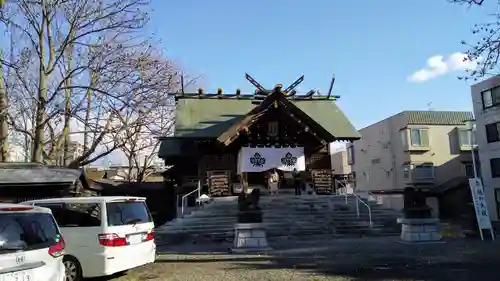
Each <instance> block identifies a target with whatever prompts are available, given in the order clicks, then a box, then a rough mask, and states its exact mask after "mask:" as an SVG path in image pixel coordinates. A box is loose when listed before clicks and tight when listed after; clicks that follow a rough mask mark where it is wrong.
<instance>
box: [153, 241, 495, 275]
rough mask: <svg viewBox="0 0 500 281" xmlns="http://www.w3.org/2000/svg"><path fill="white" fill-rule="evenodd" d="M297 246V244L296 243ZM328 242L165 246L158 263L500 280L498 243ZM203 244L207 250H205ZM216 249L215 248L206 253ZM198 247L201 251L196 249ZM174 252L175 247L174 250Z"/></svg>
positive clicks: (319, 272) (261, 269) (335, 273)
mask: <svg viewBox="0 0 500 281" xmlns="http://www.w3.org/2000/svg"><path fill="white" fill-rule="evenodd" d="M292 244H293V243H292ZM323 244H327V245H319V246H318V245H317V246H311V245H309V246H307V247H303V248H300V247H298V246H299V245H297V247H296V248H289V249H286V248H283V249H280V250H277V251H271V252H268V253H261V254H251V255H250V254H246V255H245V254H230V253H228V252H227V251H225V249H224V248H225V247H226V246H227V245H226V244H220V245H218V246H217V247H218V249H219V250H218V251H214V249H216V246H214V245H195V246H193V245H190V246H188V247H186V250H190V251H184V252H182V251H180V248H179V247H178V248H177V249H172V252H175V254H174V253H172V252H170V251H169V250H168V249H164V251H165V255H162V256H160V258H159V259H158V261H157V263H177V264H179V263H192V264H196V263H197V264H206V263H221V262H223V263H225V264H227V268H225V269H226V270H228V271H238V270H241V271H249V270H257V271H269V270H277V269H288V270H296V271H297V272H301V273H305V274H307V275H310V274H312V275H322V276H331V277H337V278H341V277H343V278H346V279H348V280H429V281H434V280H436V281H437V280H439V281H442V280H454V281H461V280H495V281H496V280H499V278H500V277H498V276H499V275H500V254H498V253H499V250H500V243H497V242H491V241H490V242H482V241H475V240H472V241H471V240H460V239H453V240H448V241H446V243H440V244H421V245H408V244H401V243H399V242H397V239H394V238H387V237H385V238H374V239H338V240H334V241H327V242H323ZM204 247H205V248H204ZM210 247H212V248H211V249H212V251H206V250H207V249H209V248H210ZM195 249H198V250H197V251H196V250H195ZM174 250H175V251H174Z"/></svg>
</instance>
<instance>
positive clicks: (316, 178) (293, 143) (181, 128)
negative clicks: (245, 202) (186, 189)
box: [159, 74, 360, 196]
mask: <svg viewBox="0 0 500 281" xmlns="http://www.w3.org/2000/svg"><path fill="white" fill-rule="evenodd" d="M246 78H247V80H249V81H250V82H251V83H252V84H253V85H254V86H255V87H256V88H257V90H256V92H255V94H252V95H242V94H241V93H240V91H239V90H237V92H236V93H235V94H223V93H222V90H221V89H219V90H218V92H217V93H216V94H205V93H204V92H203V90H201V89H200V90H198V93H192V94H188V93H176V94H175V95H174V97H175V102H176V111H175V133H174V135H173V136H171V137H164V138H162V140H161V146H160V151H159V156H160V157H161V158H162V159H164V160H165V163H166V165H169V166H172V168H171V169H170V170H169V171H168V173H167V175H166V177H170V178H171V179H172V180H173V181H174V182H175V183H176V184H177V185H178V186H193V187H194V188H197V187H201V189H202V190H203V193H207V194H208V195H209V196H227V195H234V194H235V193H237V192H238V190H240V191H241V190H246V189H248V187H255V186H266V182H267V179H266V177H267V171H269V170H271V169H277V170H278V171H279V173H280V174H281V175H282V178H289V176H288V177H287V174H288V175H289V174H290V173H291V172H292V171H293V170H294V169H296V170H297V171H299V172H300V174H301V176H302V177H303V179H304V180H306V181H307V182H308V183H310V185H311V186H312V187H313V188H314V189H315V191H316V193H317V194H330V193H332V192H333V186H334V185H333V183H332V178H333V172H332V167H331V161H330V153H329V151H328V150H329V146H330V145H329V144H330V143H332V142H336V141H355V140H358V139H359V138H360V135H359V134H358V132H357V131H356V129H355V128H354V126H353V125H352V124H351V122H350V121H349V119H348V118H347V117H346V116H345V115H344V113H343V112H342V111H341V110H340V108H339V107H338V106H337V104H336V102H335V101H336V99H337V98H338V96H332V95H331V88H332V86H333V81H334V80H332V83H331V85H330V91H329V93H328V95H317V94H316V92H315V91H310V92H308V93H307V94H304V95H297V93H296V91H295V90H294V88H295V87H296V86H297V85H298V84H300V83H301V82H302V80H303V79H304V77H303V76H302V77H300V78H299V79H298V80H297V81H295V82H294V83H293V84H292V85H290V86H289V87H287V88H286V89H283V87H282V85H279V84H278V85H276V87H275V88H274V89H272V90H266V89H264V88H263V87H262V86H261V85H260V84H259V83H258V82H256V81H255V80H254V79H253V78H252V77H251V76H249V75H248V74H247V75H246ZM288 187H289V186H288ZM282 188H287V185H286V184H282ZM292 188H293V187H292Z"/></svg>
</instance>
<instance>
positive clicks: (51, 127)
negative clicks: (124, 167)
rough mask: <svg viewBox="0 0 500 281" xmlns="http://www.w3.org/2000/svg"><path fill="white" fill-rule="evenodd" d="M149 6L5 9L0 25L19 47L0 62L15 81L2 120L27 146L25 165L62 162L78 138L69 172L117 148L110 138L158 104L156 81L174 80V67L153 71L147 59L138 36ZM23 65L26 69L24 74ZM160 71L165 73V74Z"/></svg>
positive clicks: (82, 2) (91, 2)
mask: <svg viewBox="0 0 500 281" xmlns="http://www.w3.org/2000/svg"><path fill="white" fill-rule="evenodd" d="M148 4H149V1H148V0H122V1H112V0H97V1H96V0H65V1H62V0H38V1H31V0H12V1H9V3H7V5H6V6H4V8H3V10H2V12H1V14H0V20H1V21H2V22H3V23H4V24H6V25H7V26H9V27H11V28H12V29H13V31H12V32H13V33H15V35H16V36H17V38H16V42H22V43H18V44H17V46H16V52H15V53H16V56H15V59H13V60H6V59H5V58H4V59H2V60H1V62H2V64H3V65H4V66H6V67H8V68H12V69H13V70H14V72H15V74H16V78H17V83H16V91H14V92H13V93H12V96H13V97H12V98H10V97H9V99H12V100H16V101H19V102H20V103H19V104H18V107H22V108H18V110H17V111H16V112H15V113H10V112H8V115H9V118H8V119H9V123H10V125H11V126H12V127H13V128H14V130H16V131H17V132H20V133H23V134H24V135H25V136H26V138H27V139H29V140H30V146H31V152H32V155H31V159H30V160H31V161H34V162H41V161H53V160H54V159H55V158H57V157H59V156H60V155H61V154H62V155H63V158H64V159H66V158H67V155H66V154H67V152H68V150H69V144H70V135H83V142H84V152H83V154H82V155H80V156H79V157H77V158H76V159H74V160H73V161H71V162H70V163H67V165H68V166H70V167H77V166H81V165H85V164H89V163H92V162H93V161H95V160H97V159H99V158H101V157H103V156H105V155H108V154H110V153H111V152H112V151H114V150H116V149H119V148H121V147H123V146H124V145H125V143H126V142H125V141H117V139H120V138H117V136H122V135H123V132H124V131H125V130H126V129H128V128H135V127H136V126H138V125H137V124H139V123H141V121H140V120H139V119H138V118H132V117H134V116H140V115H141V114H144V112H145V111H151V110H152V109H151V108H153V105H154V103H153V102H151V101H157V100H158V99H157V98H154V97H153V95H157V94H156V92H157V89H158V88H159V87H160V85H163V84H164V83H163V82H161V81H159V79H156V77H157V76H158V77H160V76H162V77H163V78H165V77H167V76H168V77H170V78H169V81H173V80H175V79H174V78H175V77H176V73H175V71H174V69H172V68H171V67H158V66H159V64H156V65H155V67H156V68H155V67H152V65H153V64H152V63H151V60H150V59H149V58H151V56H152V55H153V50H154V48H151V43H150V41H149V38H147V37H145V36H144V27H145V24H146V23H147V21H148V16H147V13H146V12H144V11H145V9H146V8H147V5H148ZM146 58H148V59H149V65H148V66H147V67H146V66H145V65H146V64H145V62H144V61H145V60H146ZM26 60H29V61H30V63H29V65H27V66H25V67H24V68H23V67H22V63H23V61H24V62H25V61H26ZM145 71H146V72H147V75H146V77H147V78H146V79H145V76H144V73H143V72H145ZM166 71H171V72H170V73H169V74H168V75H167V76H165V72H166ZM153 93H155V94H153ZM21 101H23V102H21ZM145 101H147V102H145ZM141 112H142V113H141ZM19 115H20V116H23V118H17V117H19ZM127 116H128V117H127ZM20 120H24V122H23V121H20ZM72 126H74V127H76V128H81V130H80V129H77V130H75V129H76V128H72ZM102 147H105V148H106V149H104V150H102V149H100V148H102Z"/></svg>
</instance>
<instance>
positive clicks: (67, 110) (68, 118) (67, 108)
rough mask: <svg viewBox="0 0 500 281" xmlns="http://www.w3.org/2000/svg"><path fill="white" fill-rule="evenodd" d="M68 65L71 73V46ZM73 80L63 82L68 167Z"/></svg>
mask: <svg viewBox="0 0 500 281" xmlns="http://www.w3.org/2000/svg"><path fill="white" fill-rule="evenodd" d="M69 38H70V41H72V40H73V38H74V36H73V34H70V36H69ZM67 55H68V64H67V67H68V68H67V70H66V71H67V72H68V73H69V72H71V70H72V66H73V44H70V45H69V46H68V53H67ZM72 82H73V78H72V77H71V76H70V77H68V78H67V79H66V80H65V84H66V89H65V96H64V100H65V105H64V129H63V137H64V150H63V163H64V164H63V165H64V166H67V165H69V161H68V160H69V143H70V135H69V131H70V129H71V128H70V121H71V90H70V87H71V86H72V84H73V83H72Z"/></svg>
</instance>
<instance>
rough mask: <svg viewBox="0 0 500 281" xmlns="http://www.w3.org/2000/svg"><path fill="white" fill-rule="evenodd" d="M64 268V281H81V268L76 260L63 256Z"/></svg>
mask: <svg viewBox="0 0 500 281" xmlns="http://www.w3.org/2000/svg"><path fill="white" fill-rule="evenodd" d="M63 264H64V268H65V269H66V281H82V280H83V275H82V267H81V266H80V263H79V262H78V260H77V259H75V258H74V257H72V256H65V257H64V259H63Z"/></svg>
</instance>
